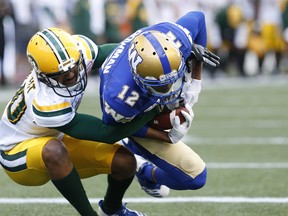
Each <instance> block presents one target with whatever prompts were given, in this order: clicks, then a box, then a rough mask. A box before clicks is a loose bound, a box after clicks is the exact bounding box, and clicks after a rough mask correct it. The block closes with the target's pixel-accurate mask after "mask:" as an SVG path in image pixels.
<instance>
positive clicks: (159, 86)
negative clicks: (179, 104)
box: [133, 62, 186, 105]
mask: <svg viewBox="0 0 288 216" xmlns="http://www.w3.org/2000/svg"><path fill="white" fill-rule="evenodd" d="M185 70H186V65H185V63H184V62H182V63H181V65H180V68H179V70H178V71H175V70H174V71H172V72H171V73H170V74H168V76H166V78H165V76H164V75H162V77H163V78H162V77H160V79H159V80H158V79H156V78H155V77H145V78H143V77H141V76H140V75H139V74H137V73H135V72H133V74H134V80H135V81H136V83H137V84H138V86H139V87H140V89H141V90H142V91H143V92H144V93H146V94H147V95H148V96H149V97H151V99H152V100H153V101H154V102H155V103H157V104H160V105H166V104H171V103H174V102H175V101H176V100H177V99H179V98H180V96H181V93H182V89H183V86H184V83H185V76H184V74H185ZM161 78H162V79H161Z"/></svg>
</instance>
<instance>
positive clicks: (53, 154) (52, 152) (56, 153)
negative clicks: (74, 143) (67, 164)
mask: <svg viewBox="0 0 288 216" xmlns="http://www.w3.org/2000/svg"><path fill="white" fill-rule="evenodd" d="M67 157H68V152H67V149H66V147H65V145H64V144H63V143H62V142H61V141H60V140H58V139H53V140H50V141H48V142H47V143H46V145H45V146H44V147H43V149H42V158H43V161H44V163H45V165H46V166H47V165H48V164H49V165H53V164H58V163H62V161H63V160H66V159H67Z"/></svg>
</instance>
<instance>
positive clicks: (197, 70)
mask: <svg viewBox="0 0 288 216" xmlns="http://www.w3.org/2000/svg"><path fill="white" fill-rule="evenodd" d="M192 64H193V66H192V68H193V69H192V74H191V76H192V79H197V80H201V79H202V67H203V62H200V61H197V60H193V61H192Z"/></svg>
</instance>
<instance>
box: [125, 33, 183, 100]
mask: <svg viewBox="0 0 288 216" xmlns="http://www.w3.org/2000/svg"><path fill="white" fill-rule="evenodd" d="M128 55H129V57H128V58H129V63H130V66H131V69H132V74H133V76H134V80H135V81H136V83H137V84H138V86H139V87H140V89H141V90H142V91H143V92H144V93H146V94H147V95H148V96H150V97H151V99H152V100H154V101H155V102H156V103H158V104H161V105H166V104H170V103H173V102H175V101H176V100H177V99H178V98H179V97H180V95H181V93H182V89H183V85H184V79H185V78H184V77H185V76H184V74H185V71H186V64H185V60H184V58H183V57H182V53H181V52H180V50H179V49H178V48H177V47H176V46H175V44H174V42H173V41H172V40H171V39H170V38H169V37H168V36H167V35H165V34H164V33H162V32H159V31H145V32H143V33H141V34H140V35H138V36H136V37H135V39H134V40H133V41H132V43H131V45H130V48H129V54H128Z"/></svg>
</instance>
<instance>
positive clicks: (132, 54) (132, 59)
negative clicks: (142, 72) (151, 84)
mask: <svg viewBox="0 0 288 216" xmlns="http://www.w3.org/2000/svg"><path fill="white" fill-rule="evenodd" d="M128 60H129V63H130V65H131V67H132V69H133V72H134V71H136V68H137V66H138V65H139V64H140V63H141V62H142V61H143V59H142V58H141V56H140V55H139V53H138V52H137V50H136V48H135V44H134V43H132V44H131V46H130V49H129V55H128Z"/></svg>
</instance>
